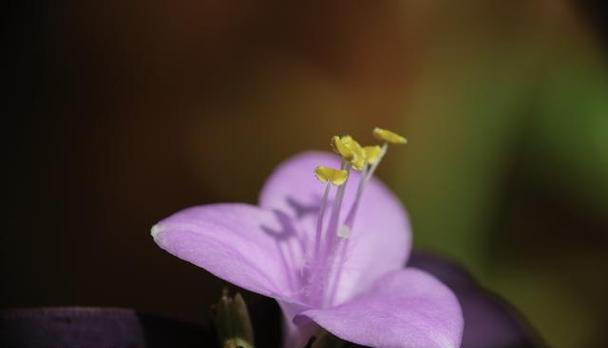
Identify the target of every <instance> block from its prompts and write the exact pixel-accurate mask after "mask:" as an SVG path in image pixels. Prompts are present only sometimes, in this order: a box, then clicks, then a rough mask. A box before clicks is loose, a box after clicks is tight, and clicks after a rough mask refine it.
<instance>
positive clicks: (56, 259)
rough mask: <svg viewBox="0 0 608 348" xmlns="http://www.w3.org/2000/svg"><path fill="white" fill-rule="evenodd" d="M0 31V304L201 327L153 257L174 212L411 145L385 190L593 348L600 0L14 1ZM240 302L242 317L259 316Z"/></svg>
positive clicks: (603, 121)
mask: <svg viewBox="0 0 608 348" xmlns="http://www.w3.org/2000/svg"><path fill="white" fill-rule="evenodd" d="M2 17H3V24H2V26H3V39H4V40H3V42H4V44H3V50H2V52H3V56H4V60H5V61H6V63H4V64H3V66H2V70H3V72H4V73H3V76H4V78H3V81H4V83H5V86H6V87H7V88H5V92H3V96H4V99H5V101H4V102H3V103H2V104H3V109H4V110H5V111H4V112H3V133H4V136H3V137H2V139H3V149H4V156H3V157H4V158H3V161H2V163H3V166H2V168H3V174H4V175H3V176H5V178H4V180H3V182H4V190H3V191H4V193H5V195H4V197H5V199H4V202H5V205H6V208H5V209H6V210H5V212H6V213H5V217H6V219H5V221H4V222H5V224H4V228H3V229H2V233H1V234H0V261H1V263H0V279H1V282H2V283H1V284H2V285H1V286H0V306H2V307H22V306H25V307H30V306H65V305H86V306H123V307H133V308H136V309H139V310H143V311H148V312H157V313H165V314H167V315H171V316H175V317H178V318H183V319H187V320H193V321H196V320H200V315H201V313H202V312H204V311H206V307H207V306H208V305H209V304H210V303H211V302H213V301H214V300H215V299H216V298H217V297H218V296H219V293H220V289H221V286H222V282H221V281H220V280H218V279H215V278H213V277H211V276H210V275H209V274H207V273H206V272H204V271H202V270H200V269H196V268H195V267H193V266H191V265H189V264H186V263H184V262H182V261H180V260H178V259H177V258H174V257H172V256H170V255H168V254H166V253H164V252H163V251H161V250H160V249H159V248H158V247H156V245H155V244H154V243H153V241H152V239H151V237H150V235H149V229H150V227H151V226H152V225H153V224H154V223H155V222H157V221H158V220H160V219H162V218H164V217H166V216H167V215H169V214H171V213H172V212H174V211H176V210H179V209H181V208H184V207H187V206H191V205H196V204H202V203H209V202H221V201H245V202H250V203H254V202H255V201H256V198H257V192H258V189H259V188H260V187H261V185H262V183H263V182H264V179H265V177H266V176H267V175H268V174H269V173H270V171H271V170H272V168H273V167H274V166H275V165H276V164H277V163H279V162H280V161H281V160H283V159H284V158H286V157H287V156H288V155H290V154H292V153H295V152H298V151H302V150H307V149H326V148H327V143H328V139H329V137H330V136H331V135H334V134H337V133H350V134H352V135H354V136H355V137H357V138H360V139H361V140H362V142H364V143H367V142H370V141H371V137H370V136H369V133H370V130H371V128H373V127H374V126H382V127H386V128H389V129H395V130H397V131H399V132H400V133H403V134H405V135H406V136H407V137H408V139H409V140H410V143H409V144H408V145H407V147H405V148H403V149H399V150H396V151H394V152H392V153H391V155H390V156H389V157H388V158H387V160H386V162H385V163H383V166H382V168H381V169H380V172H379V176H380V177H381V178H382V179H384V180H385V181H387V182H388V183H389V185H390V186H391V187H392V188H393V189H394V190H395V191H396V192H397V193H398V195H399V196H400V197H401V198H402V200H403V201H404V203H405V204H406V206H407V207H408V210H409V212H410V215H411V218H412V222H413V227H414V238H415V242H416V246H417V247H418V248H422V249H430V250H434V251H437V252H440V253H443V254H446V255H448V256H451V257H453V258H454V259H456V260H457V261H459V262H462V263H463V264H464V265H466V266H467V267H468V268H469V269H470V270H471V271H472V272H473V273H474V274H475V275H476V276H477V278H478V279H480V281H481V282H482V283H483V284H484V285H486V286H488V287H489V288H490V289H492V290H494V291H496V292H498V293H499V294H501V295H502V296H504V297H505V298H507V299H508V300H509V301H510V302H512V303H513V304H514V305H515V306H516V307H518V308H519V310H520V311H521V312H522V313H523V314H525V315H526V317H527V318H528V319H529V320H530V322H531V323H532V324H533V325H534V326H535V327H536V328H538V330H539V331H540V333H541V334H542V335H543V336H544V337H545V339H546V340H547V341H548V342H549V343H550V344H551V345H553V346H555V347H594V346H601V344H602V342H606V341H605V337H604V336H605V332H604V329H605V325H606V318H605V317H606V316H605V313H606V311H608V303H607V301H606V300H605V294H606V293H607V291H608V281H607V279H608V278H607V274H608V273H607V271H608V270H607V267H606V265H608V256H607V255H608V254H607V251H608V243H607V242H608V208H607V205H606V203H607V202H608V136H607V132H608V64H607V59H606V57H607V55H606V54H607V50H606V49H607V48H608V36H607V30H606V28H607V26H606V23H607V22H606V20H607V12H606V5H605V2H602V1H588V2H582V1H579V2H575V1H565V0H554V1H552V0H534V1H523V0H522V1H508V2H505V1H493V0H492V1H487V0H483V1H482V0H469V1H457V2H454V1H447V0H437V1H428V2H420V1H375V2H346V1H344V2H342V1H337V2H331V3H327V2H325V1H312V2H307V3H306V4H302V5H299V6H296V5H293V4H285V3H284V2H282V1H263V2H253V1H243V0H239V1H232V2H219V1H217V2H214V1H183V2H170V1H104V2H98V3H94V2H81V1H63V2H18V3H17V4H12V5H7V6H6V7H5V9H4V11H3V14H2ZM255 300H256V299H255V298H252V301H255Z"/></svg>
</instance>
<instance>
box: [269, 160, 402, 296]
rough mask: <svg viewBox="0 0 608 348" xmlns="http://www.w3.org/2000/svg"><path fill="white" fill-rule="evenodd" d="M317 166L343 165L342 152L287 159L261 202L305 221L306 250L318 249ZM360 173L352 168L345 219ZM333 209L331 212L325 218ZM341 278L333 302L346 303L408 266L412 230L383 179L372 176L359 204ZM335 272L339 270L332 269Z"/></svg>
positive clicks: (321, 186) (319, 191)
mask: <svg viewBox="0 0 608 348" xmlns="http://www.w3.org/2000/svg"><path fill="white" fill-rule="evenodd" d="M318 165H326V166H332V167H335V168H338V167H339V166H340V164H339V160H338V157H337V156H335V155H333V154H331V153H327V152H306V153H302V154H299V155H296V156H294V157H292V158H290V159H288V160H287V161H285V162H283V163H282V164H281V165H280V166H279V167H278V168H277V169H276V170H275V171H274V173H273V174H272V175H271V176H270V178H269V179H268V180H267V182H266V184H265V185H264V187H263V189H262V192H261V195H260V205H261V206H262V207H266V208H272V209H278V210H280V211H283V212H285V213H286V214H288V215H290V216H292V217H293V219H294V220H295V221H297V223H298V225H299V226H301V228H300V229H299V230H301V232H302V233H303V235H302V236H301V237H300V238H301V240H302V241H303V243H304V245H305V246H306V249H307V250H308V251H309V252H310V250H312V249H313V247H312V246H313V243H314V234H315V231H316V229H315V224H316V216H317V211H318V209H319V205H320V201H321V197H322V195H323V190H324V188H325V186H324V184H322V183H320V182H318V181H317V180H316V179H315V177H314V175H313V171H314V169H315V167H316V166H318ZM359 178H360V175H359V174H358V173H356V172H355V173H352V172H351V177H350V178H349V180H348V182H347V192H346V195H345V200H344V205H343V210H342V213H341V219H342V221H343V220H344V218H345V217H346V215H347V213H348V210H349V208H350V206H351V205H352V203H353V200H354V196H355V191H356V188H357V185H358V183H359ZM330 213H331V212H330V211H327V212H326V218H328V217H329V215H330ZM345 245H346V251H345V252H344V253H343V255H344V257H345V259H344V260H343V261H342V262H339V266H340V267H342V269H341V271H340V272H341V275H340V281H339V284H338V287H337V289H336V291H335V297H334V302H333V303H342V302H344V301H345V300H347V299H349V298H351V297H352V296H354V295H356V294H358V293H360V292H362V291H364V290H365V289H367V288H369V287H370V286H371V285H372V284H373V283H374V282H375V281H376V280H377V279H378V278H379V277H381V276H382V275H383V274H385V273H386V272H390V271H394V270H397V269H400V268H402V267H403V265H404V263H405V261H406V260H407V257H408V255H409V252H410V248H411V233H410V227H409V222H408V219H407V216H406V213H405V210H404V208H403V206H402V205H401V203H400V202H399V200H398V199H397V198H396V197H395V196H394V195H393V193H391V192H390V191H389V190H388V189H387V188H386V187H385V186H384V184H382V183H381V182H380V181H379V180H377V179H373V180H372V181H371V182H370V183H369V185H368V186H367V189H366V191H365V193H364V194H363V201H362V203H361V205H360V207H359V210H358V214H357V218H356V222H355V226H354V228H353V231H352V232H351V236H350V238H349V239H348V242H347V243H346V244H345ZM333 272H335V270H334V271H333Z"/></svg>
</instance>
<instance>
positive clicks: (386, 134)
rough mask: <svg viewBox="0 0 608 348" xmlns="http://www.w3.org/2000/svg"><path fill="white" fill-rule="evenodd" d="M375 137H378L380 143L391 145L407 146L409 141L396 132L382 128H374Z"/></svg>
mask: <svg viewBox="0 0 608 348" xmlns="http://www.w3.org/2000/svg"><path fill="white" fill-rule="evenodd" d="M373 133H374V137H376V139H378V140H380V141H384V142H387V143H391V144H406V143H407V139H405V138H404V137H402V136H401V135H399V134H397V133H395V132H391V131H389V130H386V129H382V128H378V127H376V128H374V132H373Z"/></svg>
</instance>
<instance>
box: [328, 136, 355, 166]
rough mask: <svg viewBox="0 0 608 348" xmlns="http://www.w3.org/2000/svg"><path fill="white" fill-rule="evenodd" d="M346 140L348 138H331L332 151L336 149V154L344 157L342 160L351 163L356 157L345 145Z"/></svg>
mask: <svg viewBox="0 0 608 348" xmlns="http://www.w3.org/2000/svg"><path fill="white" fill-rule="evenodd" d="M344 138H346V137H342V138H340V137H339V136H337V135H335V136H333V137H331V147H332V149H334V152H335V153H337V154H338V155H340V157H342V159H344V160H345V161H351V160H352V159H353V157H355V154H354V153H353V151H352V150H351V149H350V147H349V146H346V144H344V141H343V140H342V139H344Z"/></svg>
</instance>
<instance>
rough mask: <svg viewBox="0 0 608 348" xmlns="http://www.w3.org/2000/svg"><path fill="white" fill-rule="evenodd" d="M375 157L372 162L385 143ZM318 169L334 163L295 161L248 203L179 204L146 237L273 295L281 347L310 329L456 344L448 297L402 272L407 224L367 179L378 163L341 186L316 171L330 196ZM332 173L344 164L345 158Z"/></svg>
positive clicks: (364, 340) (371, 340)
mask: <svg viewBox="0 0 608 348" xmlns="http://www.w3.org/2000/svg"><path fill="white" fill-rule="evenodd" d="M374 150H375V152H378V151H377V150H379V149H378V148H376V149H374ZM381 150H382V151H383V152H381V153H380V158H381V156H382V155H383V154H384V153H385V152H386V144H385V146H384V147H383V148H382V149H381ZM376 155H377V153H376ZM343 158H344V156H343ZM378 162H379V161H378ZM351 163H352V166H353V167H355V162H351ZM368 164H369V165H368ZM319 165H321V166H327V167H337V166H340V158H339V157H338V156H335V155H333V154H329V153H323V152H308V153H303V154H299V155H297V156H294V157H293V158H291V159H289V160H287V161H286V162H284V163H283V164H281V165H280V166H279V167H278V168H277V169H276V170H275V172H274V173H273V174H272V175H271V176H270V178H269V179H268V181H267V182H266V184H265V185H264V187H263V189H262V192H261V195H260V199H259V205H258V206H253V205H248V204H241V203H224V204H212V205H204V206H199V207H193V208H189V209H186V210H183V211H180V212H178V213H176V214H174V215H172V216H170V217H168V218H166V219H164V220H162V221H161V222H159V223H158V224H157V225H155V226H154V227H153V229H152V235H153V237H154V240H155V241H156V243H157V244H158V245H159V246H160V247H161V248H163V249H165V250H166V251H168V252H170V253H171V254H173V255H175V256H177V257H179V258H181V259H183V260H186V261H189V262H191V263H193V264H195V265H197V266H199V267H202V268H204V269H206V270H207V271H209V272H211V273H213V274H214V275H216V276H218V277H220V278H222V279H225V280H227V281H229V282H231V283H233V284H235V285H237V286H240V287H242V288H244V289H247V290H250V291H253V292H256V293H259V294H262V295H265V296H269V297H272V298H274V299H276V300H277V301H278V303H279V305H280V307H281V309H282V311H283V314H284V323H285V325H284V327H285V330H284V331H285V336H284V345H285V347H303V346H304V344H305V343H306V341H307V340H308V339H309V338H310V336H311V335H313V334H314V333H315V331H316V330H318V328H319V327H322V328H323V329H325V330H327V331H329V332H331V333H332V334H334V335H336V336H338V337H340V338H342V339H344V340H346V341H350V342H353V343H357V344H361V345H367V346H373V347H425V348H431V347H459V346H460V341H461V336H462V331H463V317H462V312H461V308H460V305H459V303H458V300H457V298H456V296H455V295H454V294H453V293H452V291H451V290H450V289H449V288H448V287H447V286H445V285H444V284H443V283H441V282H440V281H439V280H437V279H436V278H435V277H433V276H432V275H430V274H429V273H426V272H424V271H421V270H418V269H415V268H405V269H404V268H403V265H404V264H405V263H406V261H407V259H408V256H409V254H410V249H411V233H410V227H409V222H408V219H407V217H406V214H405V211H404V208H403V207H402V205H401V204H400V202H399V201H398V200H397V198H396V197H395V196H394V195H393V194H392V193H391V192H390V191H389V190H388V189H387V188H386V187H385V186H384V185H383V184H382V183H381V182H380V181H379V180H377V179H375V178H373V177H372V175H371V174H372V173H373V169H375V166H376V165H377V163H376V165H372V161H369V162H368V163H367V164H365V165H364V166H363V169H362V172H361V173H356V172H355V173H353V172H351V173H350V174H349V175H348V178H347V180H346V182H343V181H344V180H342V179H343V177H342V176H341V175H340V173H338V171H336V172H332V173H327V172H325V173H318V174H325V175H321V176H322V177H323V178H325V179H327V180H328V181H330V182H331V181H332V180H334V179H335V180H334V182H338V185H339V187H336V188H334V187H333V186H332V185H330V184H328V185H327V186H326V187H323V185H322V184H320V183H319V182H318V181H316V180H315V178H314V176H313V175H312V173H313V172H314V171H315V168H317V166H319ZM342 168H343V169H344V168H346V169H347V170H348V169H349V168H350V165H349V164H348V163H346V162H345V161H344V160H343V161H342ZM332 175H334V176H332ZM350 183H354V184H352V185H348V184H350ZM350 186H352V187H350ZM332 189H335V190H336V191H337V192H336V194H335V195H334V198H333V199H330V196H331V195H330V194H329V193H331V191H332ZM330 208H331V209H330ZM325 212H327V214H326V213H325ZM341 213H344V214H341ZM355 218H356V219H355Z"/></svg>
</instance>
